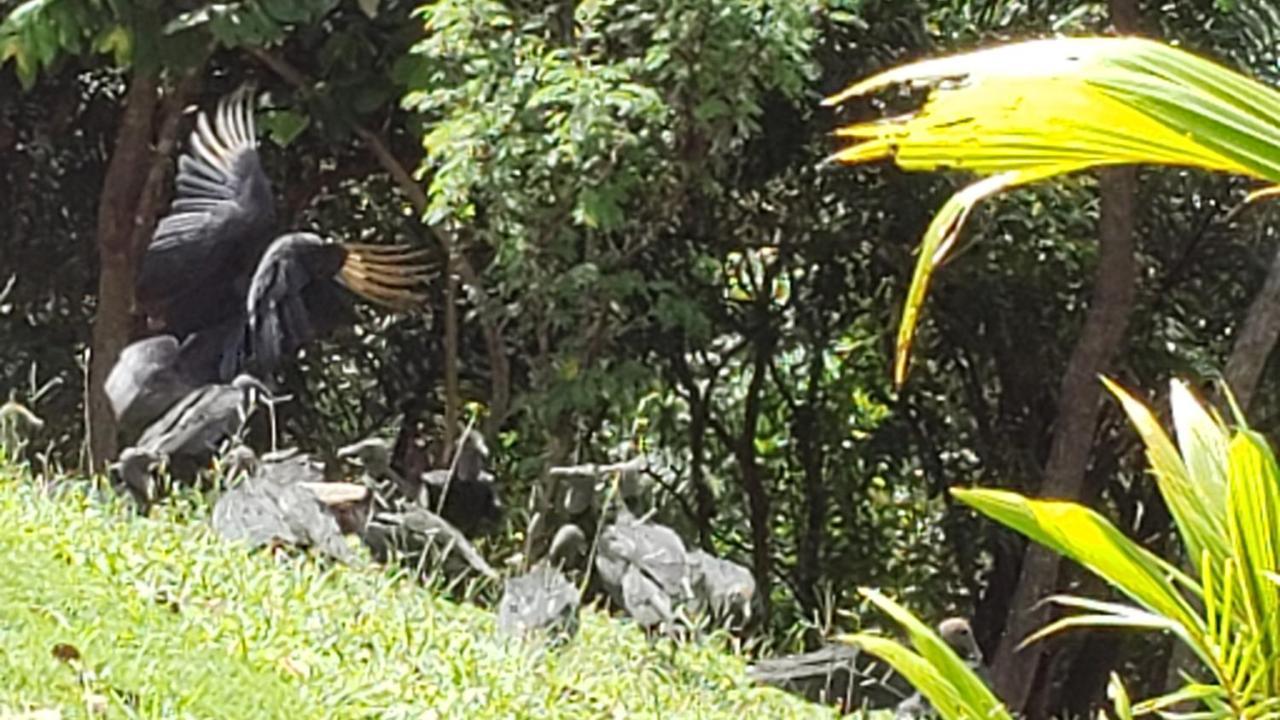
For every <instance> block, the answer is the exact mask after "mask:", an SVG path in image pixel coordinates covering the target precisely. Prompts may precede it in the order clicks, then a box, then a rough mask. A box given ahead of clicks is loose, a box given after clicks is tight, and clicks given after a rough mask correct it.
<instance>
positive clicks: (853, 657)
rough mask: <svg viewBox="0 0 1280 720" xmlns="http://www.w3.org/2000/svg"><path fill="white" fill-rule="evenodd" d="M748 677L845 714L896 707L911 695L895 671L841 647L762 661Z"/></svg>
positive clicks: (845, 647)
mask: <svg viewBox="0 0 1280 720" xmlns="http://www.w3.org/2000/svg"><path fill="white" fill-rule="evenodd" d="M747 677H748V678H749V679H751V681H752V682H755V683H759V684H762V685H770V686H772V687H776V688H778V689H780V690H784V691H786V692H789V693H792V694H794V695H798V696H800V697H802V698H805V699H806V700H808V701H809V702H813V703H819V704H822V705H834V706H836V707H838V708H840V709H841V711H843V712H852V711H854V710H857V709H860V708H888V707H893V706H894V705H895V704H896V703H899V702H901V701H902V699H903V697H905V696H906V695H907V693H909V692H910V688H909V687H908V686H907V684H906V683H905V682H904V681H903V680H902V678H900V677H898V676H897V675H895V674H893V673H892V671H890V670H888V669H887V668H885V667H884V666H883V665H880V664H879V663H878V662H877V661H876V660H874V659H872V658H869V657H867V656H864V655H863V654H862V653H861V652H859V650H858V649H857V648H855V647H853V646H850V645H843V644H839V643H836V644H832V645H827V646H825V647H822V648H819V649H817V650H813V651H811V652H807V653H800V654H797V655H784V656H782V657H776V658H765V659H762V660H759V661H757V662H756V663H755V664H753V665H751V666H750V667H748V668H747Z"/></svg>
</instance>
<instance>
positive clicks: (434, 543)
mask: <svg viewBox="0 0 1280 720" xmlns="http://www.w3.org/2000/svg"><path fill="white" fill-rule="evenodd" d="M362 537H363V538H364V541H365V543H366V544H367V545H368V546H369V549H370V550H371V551H372V552H373V556H374V557H375V558H376V559H377V560H378V561H379V562H388V561H392V560H399V561H400V562H401V564H404V565H407V566H410V567H414V568H416V569H417V570H418V571H419V572H420V573H422V574H427V573H429V572H430V570H431V569H433V568H435V567H440V568H443V569H444V571H445V573H447V574H448V575H449V576H450V577H451V578H452V577H460V576H462V575H464V574H466V573H469V572H475V573H478V574H479V575H481V576H483V577H485V578H488V579H490V580H497V579H498V573H497V572H496V571H495V570H494V569H493V567H491V566H490V565H489V563H488V562H487V561H486V560H485V559H484V557H483V556H482V555H480V551H478V550H476V548H475V546H474V545H472V544H471V541H470V540H468V539H467V538H466V536H464V535H463V534H462V532H461V531H459V530H458V528H456V527H454V526H453V525H452V524H451V523H449V521H448V520H445V519H444V518H442V517H440V516H439V515H437V514H435V513H433V512H431V511H430V510H427V509H425V508H422V507H417V506H408V507H405V508H404V509H403V510H402V511H401V512H397V513H377V514H375V515H374V516H373V518H372V519H370V521H369V523H368V525H367V526H366V527H365V529H364V532H363V534H362Z"/></svg>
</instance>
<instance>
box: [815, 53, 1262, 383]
mask: <svg viewBox="0 0 1280 720" xmlns="http://www.w3.org/2000/svg"><path fill="white" fill-rule="evenodd" d="M900 85H905V86H912V87H928V88H931V90H930V92H929V95H928V97H927V98H926V100H925V103H924V105H923V107H922V108H920V110H919V111H918V112H915V113H912V114H909V115H903V116H898V117H893V118H887V119H881V120H876V121H872V122H863V123H857V124H854V125H850V126H848V127H844V128H841V129H840V130H838V131H837V134H838V135H839V136H841V137H846V138H851V139H852V140H853V143H852V144H851V145H850V146H849V147H847V148H845V149H843V150H841V151H840V152H838V153H837V154H836V155H835V156H834V158H833V159H835V160H837V161H839V162H845V163H863V162H870V161H875V160H881V159H892V160H893V161H894V162H896V163H897V164H898V165H899V166H900V167H902V168H904V169H907V170H938V169H964V170H970V171H973V172H976V173H979V174H982V175H991V176H992V177H991V178H989V179H986V180H982V181H980V182H978V183H976V184H974V185H972V186H970V187H968V188H966V189H964V190H962V191H961V192H960V193H957V194H956V196H955V197H953V198H952V199H951V200H950V201H949V202H948V203H947V204H946V205H945V206H944V207H943V209H942V210H941V211H940V212H939V214H938V216H937V217H935V219H934V221H933V223H931V224H930V226H929V229H928V231H927V232H926V233H925V238H924V240H923V244H922V248H921V253H920V259H919V261H918V262H917V265H916V271H915V276H914V277H913V279H912V286H911V290H910V292H909V294H908V298H907V303H906V307H905V309H904V311H903V318H902V323H901V325H900V327H899V332H898V357H897V359H896V362H895V365H894V380H895V382H897V383H898V384H901V383H902V381H903V380H904V379H905V377H906V369H907V363H908V359H909V355H910V350H911V344H912V340H913V339H914V337H915V329H916V324H917V320H918V318H919V313H920V309H921V307H922V305H923V303H924V299H925V295H926V293H927V290H928V286H929V280H930V279H931V276H932V273H933V271H934V270H935V269H936V268H937V266H938V265H939V264H940V263H941V262H943V261H944V260H945V259H946V255H947V252H948V251H949V250H950V248H951V247H952V246H953V245H954V244H955V240H956V237H957V235H958V233H959V232H960V230H961V228H962V227H963V224H964V220H965V219H966V218H967V217H968V215H969V213H970V211H971V210H972V209H973V207H974V206H975V205H976V204H977V203H978V202H980V201H981V200H982V199H984V198H986V197H989V196H991V195H993V194H996V193H998V192H1000V191H1002V190H1005V189H1008V188H1011V187H1016V186H1018V185H1024V184H1027V183H1031V182H1036V181H1038V180H1042V179H1045V178H1048V177H1052V176H1055V175H1062V174H1066V173H1070V172H1075V171H1077V170H1082V169H1085V168H1089V167H1095V166H1102V165H1119V164H1159V165H1181V166H1189V167H1197V168H1203V169H1206V170H1212V171H1221V172H1229V173H1235V174H1242V175H1248V176H1252V177H1255V178H1258V179H1260V180H1265V181H1268V182H1270V183H1273V184H1274V183H1277V182H1280V92H1277V91H1275V90H1274V89H1272V88H1269V87H1267V86H1265V85H1262V84H1261V83H1258V82H1256V81H1254V80H1252V79H1250V78H1247V77H1245V76H1243V75H1241V74H1239V73H1237V72H1235V71H1233V70H1230V69H1228V68H1226V67H1224V66H1222V65H1219V64H1217V63H1214V62H1211V61H1209V60H1205V59H1203V58H1200V57H1197V56H1195V55H1193V54H1191V53H1188V52H1186V51H1183V50H1179V49H1177V48H1174V47H1170V46H1168V45H1163V44H1161V43H1157V42H1153V41H1150V40H1143V39H1138V38H1066V39H1055V40H1035V41H1031V42H1023V43H1016V44H1012V45H1004V46H1000V47H996V48H991V49H987V50H980V51H977V52H972V53H968V54H963V55H956V56H952V57H946V58H940V59H934V60H925V61H922V62H918V63H913V64H909V65H905V66H903V67H899V68H895V69H892V70H888V71H886V72H884V73H881V74H879V75H876V76H874V77H871V78H868V79H866V80H864V81H862V82H859V83H856V84H854V85H852V86H851V87H849V88H848V89H846V90H844V91H843V92H841V93H839V94H837V95H834V96H832V97H830V98H828V99H827V100H826V101H825V102H826V104H828V105H834V104H838V103H840V102H843V101H845V100H847V99H849V98H851V97H856V96H860V95H866V94H868V93H873V92H878V91H881V90H884V89H886V88H890V87H894V86H900Z"/></svg>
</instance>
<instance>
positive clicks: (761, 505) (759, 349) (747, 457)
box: [735, 328, 774, 627]
mask: <svg viewBox="0 0 1280 720" xmlns="http://www.w3.org/2000/svg"><path fill="white" fill-rule="evenodd" d="M763 332H764V333H766V334H767V335H768V337H764V338H761V339H760V340H759V341H758V344H757V346H756V351H755V353H756V357H755V362H754V363H753V368H752V371H751V383H750V385H749V386H748V387H747V397H746V400H745V403H746V407H745V410H744V411H743V420H742V430H741V432H740V433H739V435H738V442H737V443H736V444H737V448H736V449H735V450H736V453H735V454H736V455H737V459H738V465H739V466H740V467H741V470H742V487H743V489H744V490H745V491H746V493H747V504H748V506H749V508H750V514H751V556H752V574H753V575H754V576H755V579H756V586H757V587H761V588H768V587H769V586H770V584H771V583H770V578H769V576H770V574H771V573H772V564H773V561H772V558H773V554H772V551H771V550H770V544H771V543H770V541H771V539H772V531H771V528H770V521H771V520H772V513H771V512H770V500H769V490H768V488H767V487H766V486H765V482H764V477H763V473H762V471H761V468H760V463H759V462H758V460H757V458H756V432H757V431H758V430H759V425H760V410H761V407H760V404H761V402H762V401H763V397H762V395H763V393H764V382H765V373H766V372H767V371H768V365H769V361H770V359H771V358H772V356H773V347H774V342H773V337H772V331H771V330H770V329H767V328H766V329H764V330H763ZM761 599H762V600H763V609H762V613H761V614H762V617H763V620H762V625H763V626H765V627H767V626H768V623H769V615H770V612H771V611H772V608H771V604H770V602H769V593H768V592H763V593H761Z"/></svg>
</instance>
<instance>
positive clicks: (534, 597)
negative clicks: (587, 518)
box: [498, 524, 587, 638]
mask: <svg viewBox="0 0 1280 720" xmlns="http://www.w3.org/2000/svg"><path fill="white" fill-rule="evenodd" d="M586 550H587V538H586V536H585V535H584V534H583V533H582V530H581V529H580V528H578V526H577V525H572V524H570V525H564V526H563V527H561V528H560V530H558V531H557V532H556V535H555V538H554V539H553V540H552V541H551V548H550V550H549V551H548V552H547V557H546V558H545V559H544V560H543V561H542V562H539V563H538V564H537V565H535V566H534V567H533V569H532V570H530V571H529V572H527V573H525V574H524V575H520V576H517V577H513V578H508V579H507V581H506V583H505V584H504V586H503V590H502V600H501V601H500V602H499V603H498V630H499V631H500V632H502V633H504V634H507V635H513V636H516V637H526V636H528V635H531V634H533V633H536V632H540V631H545V632H548V633H549V634H550V635H551V636H552V637H553V638H562V637H572V636H573V635H574V634H576V633H577V631H578V607H579V604H580V598H579V594H578V589H577V588H576V587H574V585H573V583H572V582H570V581H569V579H568V578H567V577H565V574H564V572H563V569H564V567H565V566H566V565H569V564H571V563H574V562H576V561H577V560H580V559H581V558H582V557H584V556H585V554H586Z"/></svg>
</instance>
